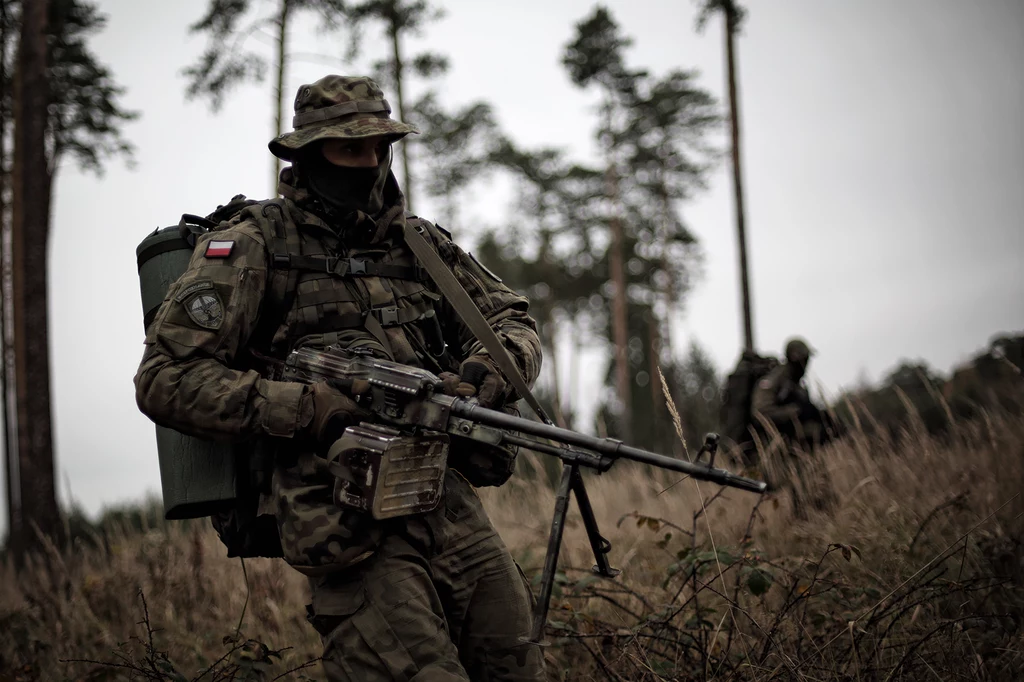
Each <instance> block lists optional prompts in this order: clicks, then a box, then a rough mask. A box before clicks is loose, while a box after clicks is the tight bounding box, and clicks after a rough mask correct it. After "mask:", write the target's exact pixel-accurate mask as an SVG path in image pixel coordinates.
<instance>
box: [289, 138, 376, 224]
mask: <svg viewBox="0 0 1024 682" xmlns="http://www.w3.org/2000/svg"><path fill="white" fill-rule="evenodd" d="M391 159H392V153H391V146H390V145H388V153H387V154H386V155H385V156H384V158H382V159H381V160H380V161H379V162H378V163H377V166H376V167H374V168H352V167H349V166H337V165H335V164H333V163H331V162H330V161H328V160H327V159H326V158H324V155H323V154H322V153H321V152H320V148H319V146H315V147H314V149H313V150H310V153H309V154H306V155H304V156H303V157H302V174H303V175H304V176H305V178H306V182H307V183H308V185H309V189H310V190H312V192H313V194H315V195H316V196H317V197H319V198H320V200H321V201H322V202H323V203H324V204H325V206H326V207H327V208H329V209H333V210H335V211H337V212H338V213H339V214H341V215H347V214H349V213H351V212H353V211H361V212H363V213H365V214H367V215H369V216H375V215H377V213H379V212H380V210H381V209H382V208H383V207H384V181H385V180H387V177H388V172H389V171H390V170H391Z"/></svg>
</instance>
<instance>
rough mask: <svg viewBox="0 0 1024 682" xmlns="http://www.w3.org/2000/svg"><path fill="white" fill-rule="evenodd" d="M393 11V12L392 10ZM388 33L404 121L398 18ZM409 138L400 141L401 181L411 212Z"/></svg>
mask: <svg viewBox="0 0 1024 682" xmlns="http://www.w3.org/2000/svg"><path fill="white" fill-rule="evenodd" d="M392 11H394V10H392ZM388 33H390V34H391V58H392V59H393V60H394V62H395V73H394V77H395V94H396V95H397V96H398V119H399V120H400V121H405V120H406V117H405V97H404V95H403V93H402V78H403V70H404V68H405V67H404V65H403V64H402V51H401V49H400V45H399V42H398V17H397V16H392V17H391V26H390V28H389V29H388ZM409 142H410V140H409V138H408V137H406V138H405V139H404V140H402V144H401V148H402V176H403V177H402V179H403V180H404V183H403V184H404V186H403V187H402V190H403V192H404V193H405V208H406V210H408V211H410V212H411V211H412V210H413V208H412V206H413V203H412V176H411V175H410V174H409Z"/></svg>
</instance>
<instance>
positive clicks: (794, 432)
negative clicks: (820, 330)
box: [750, 338, 823, 447]
mask: <svg viewBox="0 0 1024 682" xmlns="http://www.w3.org/2000/svg"><path fill="white" fill-rule="evenodd" d="M813 354H814V352H813V351H812V350H811V347H810V346H808V345H807V342H806V341H804V340H803V339H799V338H794V339H791V340H790V341H789V342H788V343H787V344H786V362H785V363H784V364H781V365H779V366H778V367H776V368H775V369H773V370H771V371H770V372H768V374H767V375H765V376H764V378H762V379H761V380H760V381H758V382H757V387H756V388H755V389H754V395H753V397H752V399H751V406H750V407H751V411H752V413H753V417H754V419H755V420H757V419H758V417H761V418H763V419H766V420H768V421H769V422H771V424H772V425H773V426H774V427H775V428H776V429H777V430H778V431H779V433H780V434H782V435H783V436H787V437H789V438H790V439H791V441H794V442H799V443H802V444H804V445H809V446H811V447H813V445H814V444H816V443H818V442H820V440H821V437H822V432H823V428H822V426H823V419H822V412H821V410H820V409H818V407H816V406H815V405H814V403H812V402H811V397H810V394H809V393H808V392H807V388H806V386H804V384H803V377H804V374H805V373H806V372H807V364H808V363H809V362H810V359H811V355H813Z"/></svg>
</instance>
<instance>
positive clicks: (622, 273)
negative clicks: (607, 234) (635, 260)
mask: <svg viewBox="0 0 1024 682" xmlns="http://www.w3.org/2000/svg"><path fill="white" fill-rule="evenodd" d="M605 177H606V183H607V192H608V198H609V199H610V200H611V203H612V214H611V219H610V220H609V227H610V228H611V237H612V239H611V245H610V248H609V250H608V269H609V274H610V275H611V278H612V284H613V288H614V293H613V295H612V337H613V339H614V340H615V387H616V389H617V391H618V394H619V400H621V401H622V419H621V423H622V435H621V438H622V440H625V441H631V440H632V436H633V400H632V395H631V392H630V383H629V339H628V338H627V337H628V335H629V331H628V328H627V319H626V268H625V264H624V258H623V253H622V250H623V246H622V241H623V238H622V221H621V219H620V217H619V177H618V174H617V173H616V171H615V164H614V162H610V163H609V164H608V172H607V173H606V175H605Z"/></svg>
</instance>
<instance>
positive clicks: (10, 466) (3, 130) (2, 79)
mask: <svg viewBox="0 0 1024 682" xmlns="http://www.w3.org/2000/svg"><path fill="white" fill-rule="evenodd" d="M9 21H10V18H9V16H8V6H7V3H0V404H2V406H3V426H4V440H3V442H2V443H0V447H2V448H3V459H4V473H5V476H4V479H5V482H6V487H7V524H8V531H9V532H8V537H12V536H13V529H14V528H15V525H16V524H17V525H18V526H19V527H20V525H21V512H20V503H19V498H20V493H21V490H20V487H19V485H18V479H19V477H18V467H17V464H18V455H17V450H16V449H15V448H14V447H13V444H14V437H13V436H14V434H13V433H12V432H11V426H12V424H13V420H12V419H10V418H9V417H10V408H11V407H12V402H11V400H10V398H11V392H10V390H9V388H10V386H11V381H10V380H11V378H12V376H13V374H12V373H11V371H10V365H9V364H8V349H9V348H10V343H9V341H8V333H9V329H10V317H9V308H8V303H9V282H10V269H9V261H10V243H9V240H10V220H9V219H10V216H9V215H8V208H9V206H8V204H7V198H8V194H7V192H8V188H9V186H10V175H8V174H9V173H10V170H11V163H10V161H11V159H10V158H9V156H8V154H7V130H8V126H9V125H10V123H11V111H10V110H9V109H8V108H7V106H8V104H7V103H8V100H9V98H10V95H11V93H10V92H8V90H7V83H8V77H9V76H10V73H11V71H10V70H9V69H8V68H7V55H8V41H10V40H11V39H12V38H13V35H14V34H13V32H12V31H10V30H8V22H9Z"/></svg>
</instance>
